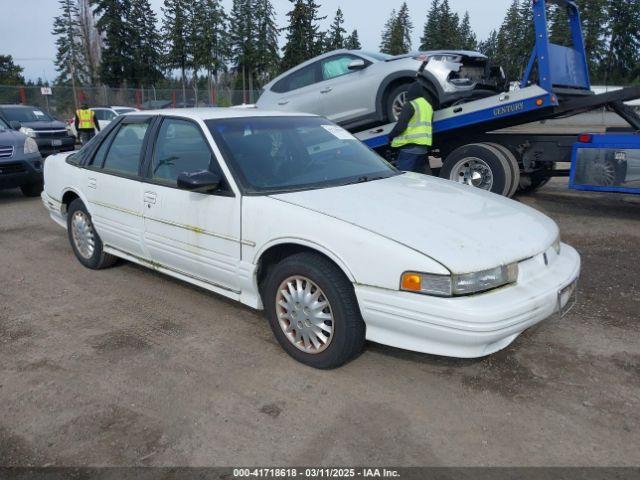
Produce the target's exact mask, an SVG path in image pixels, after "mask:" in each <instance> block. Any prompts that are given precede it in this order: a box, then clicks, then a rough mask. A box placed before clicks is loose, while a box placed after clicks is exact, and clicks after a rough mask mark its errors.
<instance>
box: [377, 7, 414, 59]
mask: <svg viewBox="0 0 640 480" xmlns="http://www.w3.org/2000/svg"><path fill="white" fill-rule="evenodd" d="M412 30H413V24H412V23H411V18H410V16H409V7H408V6H407V3H406V2H403V4H402V5H401V6H400V10H399V11H398V12H397V13H396V11H395V10H393V11H392V12H391V16H390V17H389V20H388V21H387V23H386V25H385V28H384V30H383V34H382V43H381V44H380V51H381V52H383V53H387V54H389V55H401V54H403V53H408V52H409V50H411V31H412Z"/></svg>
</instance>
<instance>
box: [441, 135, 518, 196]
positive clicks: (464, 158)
mask: <svg viewBox="0 0 640 480" xmlns="http://www.w3.org/2000/svg"><path fill="white" fill-rule="evenodd" d="M511 170H512V167H511V166H510V165H509V160H508V159H507V156H506V155H505V154H504V153H503V152H502V151H501V150H498V149H497V148H495V147H493V146H491V145H489V144H486V143H472V144H469V145H464V146H462V147H459V148H457V149H455V150H454V151H453V152H451V153H450V154H449V155H448V156H447V158H446V159H445V160H444V163H443V164H442V169H441V170H440V177H442V178H446V179H448V180H452V181H454V182H458V183H464V184H466V185H470V186H474V187H477V188H481V189H482V190H487V191H490V192H493V193H497V194H498V195H503V196H506V195H508V194H509V192H510V191H511V188H512V186H513V185H512V174H511Z"/></svg>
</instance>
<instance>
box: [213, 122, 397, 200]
mask: <svg viewBox="0 0 640 480" xmlns="http://www.w3.org/2000/svg"><path fill="white" fill-rule="evenodd" d="M206 124H207V126H208V127H209V130H210V131H211V134H212V135H213V136H214V138H215V139H216V142H217V143H218V145H219V146H220V147H221V148H222V150H223V153H224V155H225V157H226V159H227V161H228V163H229V166H230V168H232V169H233V170H234V173H235V174H236V177H237V178H239V180H240V182H241V183H242V184H244V186H245V188H246V190H247V191H248V192H250V193H274V192H286V191H293V190H310V189H315V188H325V187H333V186H339V185H346V184H350V183H358V182H366V181H371V180H377V179H380V178H387V177H391V176H394V175H398V174H399V172H398V171H397V170H396V169H395V168H394V167H393V166H391V165H390V164H389V163H387V162H386V161H385V160H384V159H382V158H381V157H379V156H378V155H377V154H376V153H374V152H373V151H371V150H369V149H368V148H367V147H366V146H365V145H364V144H362V143H360V142H359V141H358V140H357V139H356V138H355V137H353V136H352V135H351V134H350V133H349V132H347V131H346V130H343V129H342V128H341V127H338V126H336V125H334V124H332V123H331V122H329V121H328V120H325V119H323V118H319V117H249V118H232V119H224V120H209V121H207V122H206Z"/></svg>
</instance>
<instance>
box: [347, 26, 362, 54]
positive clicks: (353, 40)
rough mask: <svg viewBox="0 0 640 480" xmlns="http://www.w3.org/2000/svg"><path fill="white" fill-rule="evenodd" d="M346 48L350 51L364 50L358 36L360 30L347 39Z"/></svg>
mask: <svg viewBox="0 0 640 480" xmlns="http://www.w3.org/2000/svg"><path fill="white" fill-rule="evenodd" d="M345 48H348V49H349V50H362V44H361V43H360V38H359V36H358V30H354V31H353V32H351V35H349V38H347V42H346V45H345Z"/></svg>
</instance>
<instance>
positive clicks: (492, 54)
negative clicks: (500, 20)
mask: <svg viewBox="0 0 640 480" xmlns="http://www.w3.org/2000/svg"><path fill="white" fill-rule="evenodd" d="M478 50H479V51H480V53H482V54H483V55H486V56H487V57H488V58H490V59H492V60H493V59H495V58H496V57H497V56H498V32H497V31H496V30H491V33H490V34H489V37H487V39H486V40H484V41H482V42H480V43H479V44H478Z"/></svg>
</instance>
